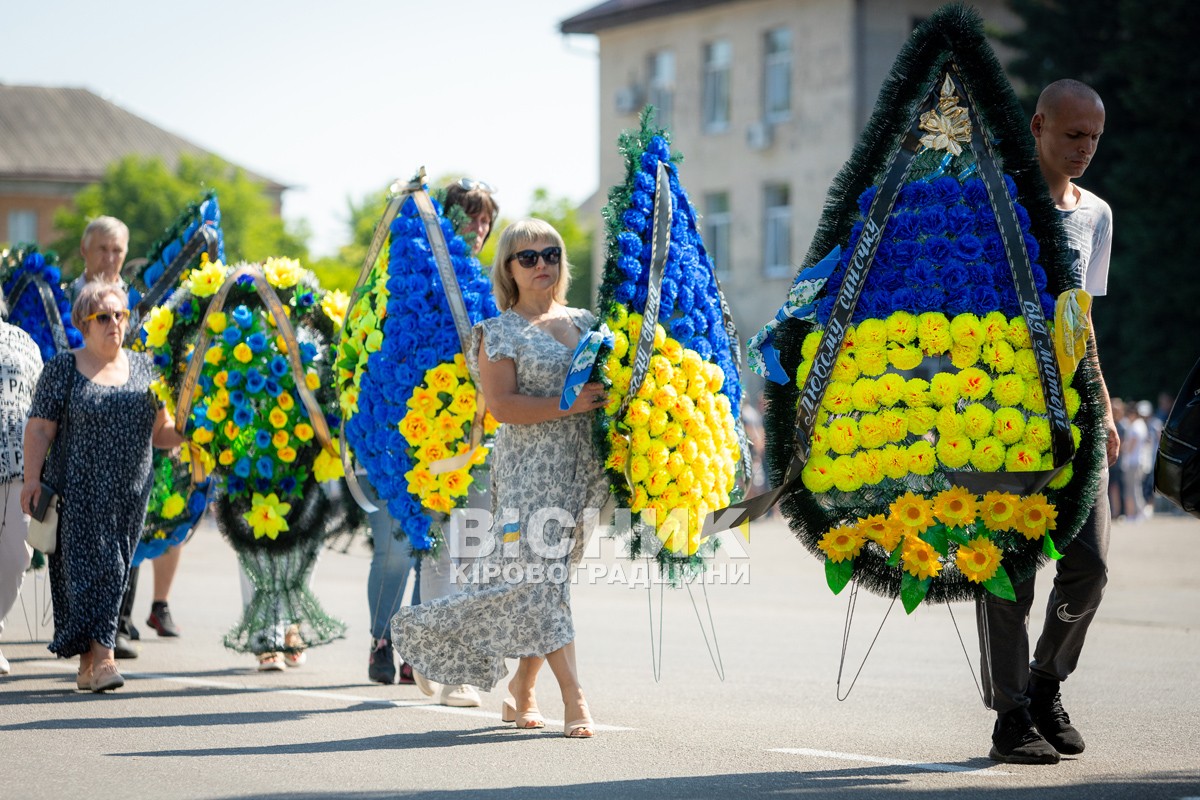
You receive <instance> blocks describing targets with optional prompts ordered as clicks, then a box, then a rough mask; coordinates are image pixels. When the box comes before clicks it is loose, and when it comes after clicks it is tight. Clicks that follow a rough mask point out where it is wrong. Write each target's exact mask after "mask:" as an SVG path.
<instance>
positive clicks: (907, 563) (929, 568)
mask: <svg viewBox="0 0 1200 800" xmlns="http://www.w3.org/2000/svg"><path fill="white" fill-rule="evenodd" d="M901 558H902V560H903V561H904V571H905V572H907V573H908V574H910V575H912V576H913V577H915V578H917V579H918V580H925V579H926V578H931V577H936V576H937V574H938V573H939V572H941V571H942V562H941V561H940V560H938V553H937V550H934V549H933V546H932V545H930V544H929V543H928V542H926V541H924V540H923V539H918V538H917V537H916V536H905V537H904V550H903V551H902V555H901Z"/></svg>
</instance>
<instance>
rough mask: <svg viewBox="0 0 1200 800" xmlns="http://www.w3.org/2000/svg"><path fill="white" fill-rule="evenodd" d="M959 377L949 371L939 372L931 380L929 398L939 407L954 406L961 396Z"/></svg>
mask: <svg viewBox="0 0 1200 800" xmlns="http://www.w3.org/2000/svg"><path fill="white" fill-rule="evenodd" d="M960 396H961V395H960V393H959V391H958V379H957V378H956V377H955V376H954V375H953V374H952V373H949V372H939V373H937V374H936V375H934V376H933V379H932V380H931V381H930V382H929V398H930V400H932V401H933V404H934V405H935V406H937V407H938V408H944V407H946V406H953V405H954V404H955V403H957V402H958V398H959V397H960Z"/></svg>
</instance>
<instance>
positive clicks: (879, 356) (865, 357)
mask: <svg viewBox="0 0 1200 800" xmlns="http://www.w3.org/2000/svg"><path fill="white" fill-rule="evenodd" d="M870 321H871V320H868V322H870ZM854 363H855V364H857V366H858V370H859V372H861V373H862V374H863V375H867V376H871V377H873V376H875V375H882V374H883V373H884V372H885V371H886V370H887V368H888V363H889V361H888V351H887V347H886V346H885V345H869V346H867V345H859V346H858V347H857V348H856V349H855V351H854Z"/></svg>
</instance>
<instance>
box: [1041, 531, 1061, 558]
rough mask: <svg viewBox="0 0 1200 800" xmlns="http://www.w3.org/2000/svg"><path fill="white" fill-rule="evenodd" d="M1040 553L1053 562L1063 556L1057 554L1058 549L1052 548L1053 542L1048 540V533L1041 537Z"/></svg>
mask: <svg viewBox="0 0 1200 800" xmlns="http://www.w3.org/2000/svg"><path fill="white" fill-rule="evenodd" d="M1042 552H1043V553H1045V554H1046V555H1047V556H1048V557H1050V558H1052V559H1054V560H1055V561H1057V560H1058V559H1060V558H1062V556H1063V554H1062V553H1060V552H1058V548H1057V547H1055V546H1054V540H1053V539H1051V538H1050V534H1048V533H1047V534H1044V535H1043V536H1042Z"/></svg>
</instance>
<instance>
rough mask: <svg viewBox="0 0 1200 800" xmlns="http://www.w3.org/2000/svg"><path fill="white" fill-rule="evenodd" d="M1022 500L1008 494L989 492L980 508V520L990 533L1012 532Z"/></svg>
mask: <svg viewBox="0 0 1200 800" xmlns="http://www.w3.org/2000/svg"><path fill="white" fill-rule="evenodd" d="M1020 502H1021V499H1020V498H1019V497H1017V496H1016V495H1015V494H1009V493H1007V492H988V493H987V494H985V495H984V496H983V502H982V503H981V504H980V506H979V519H981V520H982V521H983V524H984V525H985V526H986V527H987V529H988V530H990V531H996V532H1000V531H1008V530H1012V527H1013V524H1014V523H1015V521H1016V520H1015V517H1016V513H1017V508H1018V507H1019V505H1020Z"/></svg>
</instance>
